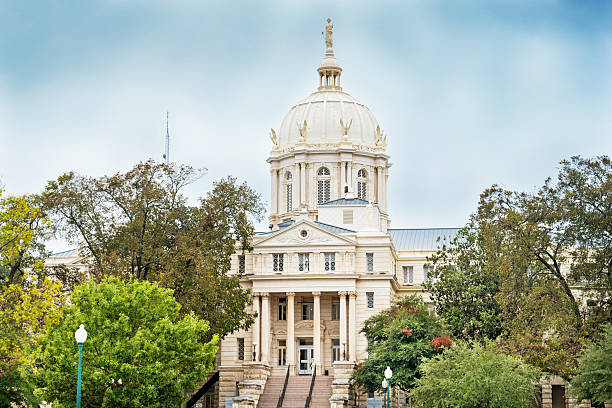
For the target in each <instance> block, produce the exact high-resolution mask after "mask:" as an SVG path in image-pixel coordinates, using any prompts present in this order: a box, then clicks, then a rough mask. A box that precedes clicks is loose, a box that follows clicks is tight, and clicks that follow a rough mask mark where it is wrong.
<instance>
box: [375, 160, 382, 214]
mask: <svg viewBox="0 0 612 408" xmlns="http://www.w3.org/2000/svg"><path fill="white" fill-rule="evenodd" d="M376 176H377V177H376V193H377V194H376V195H377V197H376V202H377V203H378V206H379V207H380V210H381V211H382V205H383V204H382V200H383V199H382V196H383V174H382V167H377V168H376Z"/></svg>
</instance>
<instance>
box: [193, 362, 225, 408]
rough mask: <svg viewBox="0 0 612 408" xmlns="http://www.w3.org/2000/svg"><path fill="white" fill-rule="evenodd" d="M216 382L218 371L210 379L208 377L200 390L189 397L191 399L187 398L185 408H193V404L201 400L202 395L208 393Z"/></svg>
mask: <svg viewBox="0 0 612 408" xmlns="http://www.w3.org/2000/svg"><path fill="white" fill-rule="evenodd" d="M217 381H219V371H217V372H216V373H214V374H213V375H212V377H210V378H209V379H208V381H206V383H205V384H204V385H203V386H202V387H200V389H199V390H198V391H197V392H196V393H195V394H193V395H192V396H191V398H189V401H187V404H186V405H187V408H191V407H193V406H194V405H195V403H196V402H198V400H199V399H200V398H202V396H203V395H204V394H206V391H208V390H209V389H210V387H212V385H213V384H214V383H216V382H217Z"/></svg>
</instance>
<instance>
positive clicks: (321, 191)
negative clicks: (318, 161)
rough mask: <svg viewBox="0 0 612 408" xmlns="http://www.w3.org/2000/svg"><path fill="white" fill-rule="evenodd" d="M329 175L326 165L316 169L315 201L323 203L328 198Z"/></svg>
mask: <svg viewBox="0 0 612 408" xmlns="http://www.w3.org/2000/svg"><path fill="white" fill-rule="evenodd" d="M330 184H331V176H330V173H329V169H328V168H327V167H321V168H320V169H319V170H318V171H317V203H319V204H323V203H326V202H328V201H329V199H330V190H331V189H330Z"/></svg>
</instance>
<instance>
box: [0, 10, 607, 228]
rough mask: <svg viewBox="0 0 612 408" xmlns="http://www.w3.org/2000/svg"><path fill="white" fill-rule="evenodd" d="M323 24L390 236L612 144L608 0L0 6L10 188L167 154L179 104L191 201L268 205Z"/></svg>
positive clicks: (1, 115) (176, 139) (535, 181)
mask: <svg viewBox="0 0 612 408" xmlns="http://www.w3.org/2000/svg"><path fill="white" fill-rule="evenodd" d="M327 17H331V18H332V19H333V22H334V27H335V31H334V48H335V51H336V56H337V57H338V59H339V61H340V63H341V64H342V66H343V69H344V71H343V81H342V82H343V87H344V89H345V91H347V92H349V93H350V94H351V95H353V96H354V97H356V98H357V99H359V100H361V101H362V102H364V103H365V104H366V105H368V106H369V107H370V109H371V110H372V111H373V112H374V114H375V115H376V117H377V119H378V121H379V123H380V124H381V127H382V128H384V130H385V132H386V134H387V135H388V139H389V147H388V153H389V154H390V156H391V161H392V162H393V167H392V168H391V176H390V187H389V198H390V212H391V218H392V227H395V228H399V227H406V228H407V227H441V226H459V225H462V224H463V223H464V222H465V221H466V220H467V217H468V215H469V214H470V213H471V212H473V211H474V209H475V207H476V204H477V201H478V195H479V193H480V192H481V191H482V190H483V189H484V188H486V187H488V186H490V185H491V184H493V183H497V184H500V185H502V186H504V187H507V188H510V189H521V190H532V189H534V188H536V187H537V186H539V185H540V184H542V182H543V181H544V179H545V178H546V177H548V176H552V175H554V174H555V173H556V169H557V167H558V162H559V161H560V160H562V159H563V158H568V157H570V156H572V155H583V156H594V155H600V154H608V155H609V154H610V153H611V152H612V24H611V23H610V22H611V21H612V2H609V1H603V0H601V1H574V2H570V1H555V0H541V1H539V0H531V1H518V0H488V1H475V0H474V1H445V2H442V1H397V2H395V1H384V0H383V1H372V2H365V1H336V2H329V1H279V2H267V1H252V2H230V1H214V2H213V1H210V2H207V1H195V0H178V1H161V0H152V1H151V0H150V1H138V0H131V1H128V0H108V1H62V0H48V1H46V0H40V1H7V0H0V183H2V185H4V187H5V188H6V190H7V192H8V193H10V194H22V193H33V192H38V191H40V190H41V189H42V188H43V187H44V185H45V184H46V181H47V180H49V179H53V178H56V177H57V176H59V175H60V174H61V173H63V172H66V171H69V170H74V171H77V172H79V173H82V174H88V175H93V176H99V175H103V174H109V173H113V172H116V171H123V170H126V169H128V168H130V167H131V166H132V165H133V164H135V163H137V162H138V161H142V160H146V159H148V158H151V157H153V158H161V154H162V153H163V149H164V139H163V136H164V132H165V124H164V121H165V111H166V110H169V111H170V132H171V138H172V142H171V157H172V159H173V160H176V161H178V162H181V163H186V164H190V165H192V166H194V167H207V168H208V169H209V171H208V175H207V176H205V177H204V178H203V179H201V180H200V181H198V182H197V183H196V184H194V185H193V186H191V187H190V189H189V192H188V193H189V195H190V197H192V199H195V198H196V197H198V196H200V195H203V194H204V193H205V192H206V191H207V190H208V189H209V187H210V185H211V184H212V182H213V181H214V180H217V179H219V178H221V177H223V176H225V175H227V174H232V175H234V176H237V177H238V178H239V179H241V180H246V181H247V182H248V183H249V184H251V185H252V186H254V187H255V188H256V189H257V190H258V191H260V192H261V193H262V195H263V197H264V199H265V200H266V201H268V200H269V172H268V165H267V163H266V162H265V159H266V157H267V156H268V153H269V150H270V147H271V146H270V142H269V139H268V132H269V129H270V128H271V127H274V128H276V129H278V127H279V126H280V123H281V121H282V119H283V117H284V115H285V114H286V113H287V111H288V110H289V108H290V107H291V106H292V104H294V103H295V102H297V101H298V100H300V99H302V98H304V97H305V96H307V95H308V94H309V93H310V92H312V91H314V90H315V86H316V85H317V74H316V71H315V70H316V67H317V66H318V63H319V61H320V59H321V57H322V56H323V52H324V44H323V39H322V36H321V31H322V30H323V27H324V23H325V19H326V18H327ZM264 225H265V223H264V224H262V226H264Z"/></svg>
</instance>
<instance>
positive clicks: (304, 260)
mask: <svg viewBox="0 0 612 408" xmlns="http://www.w3.org/2000/svg"><path fill="white" fill-rule="evenodd" d="M298 261H299V262H298V268H299V270H300V272H308V271H309V270H310V254H298Z"/></svg>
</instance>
